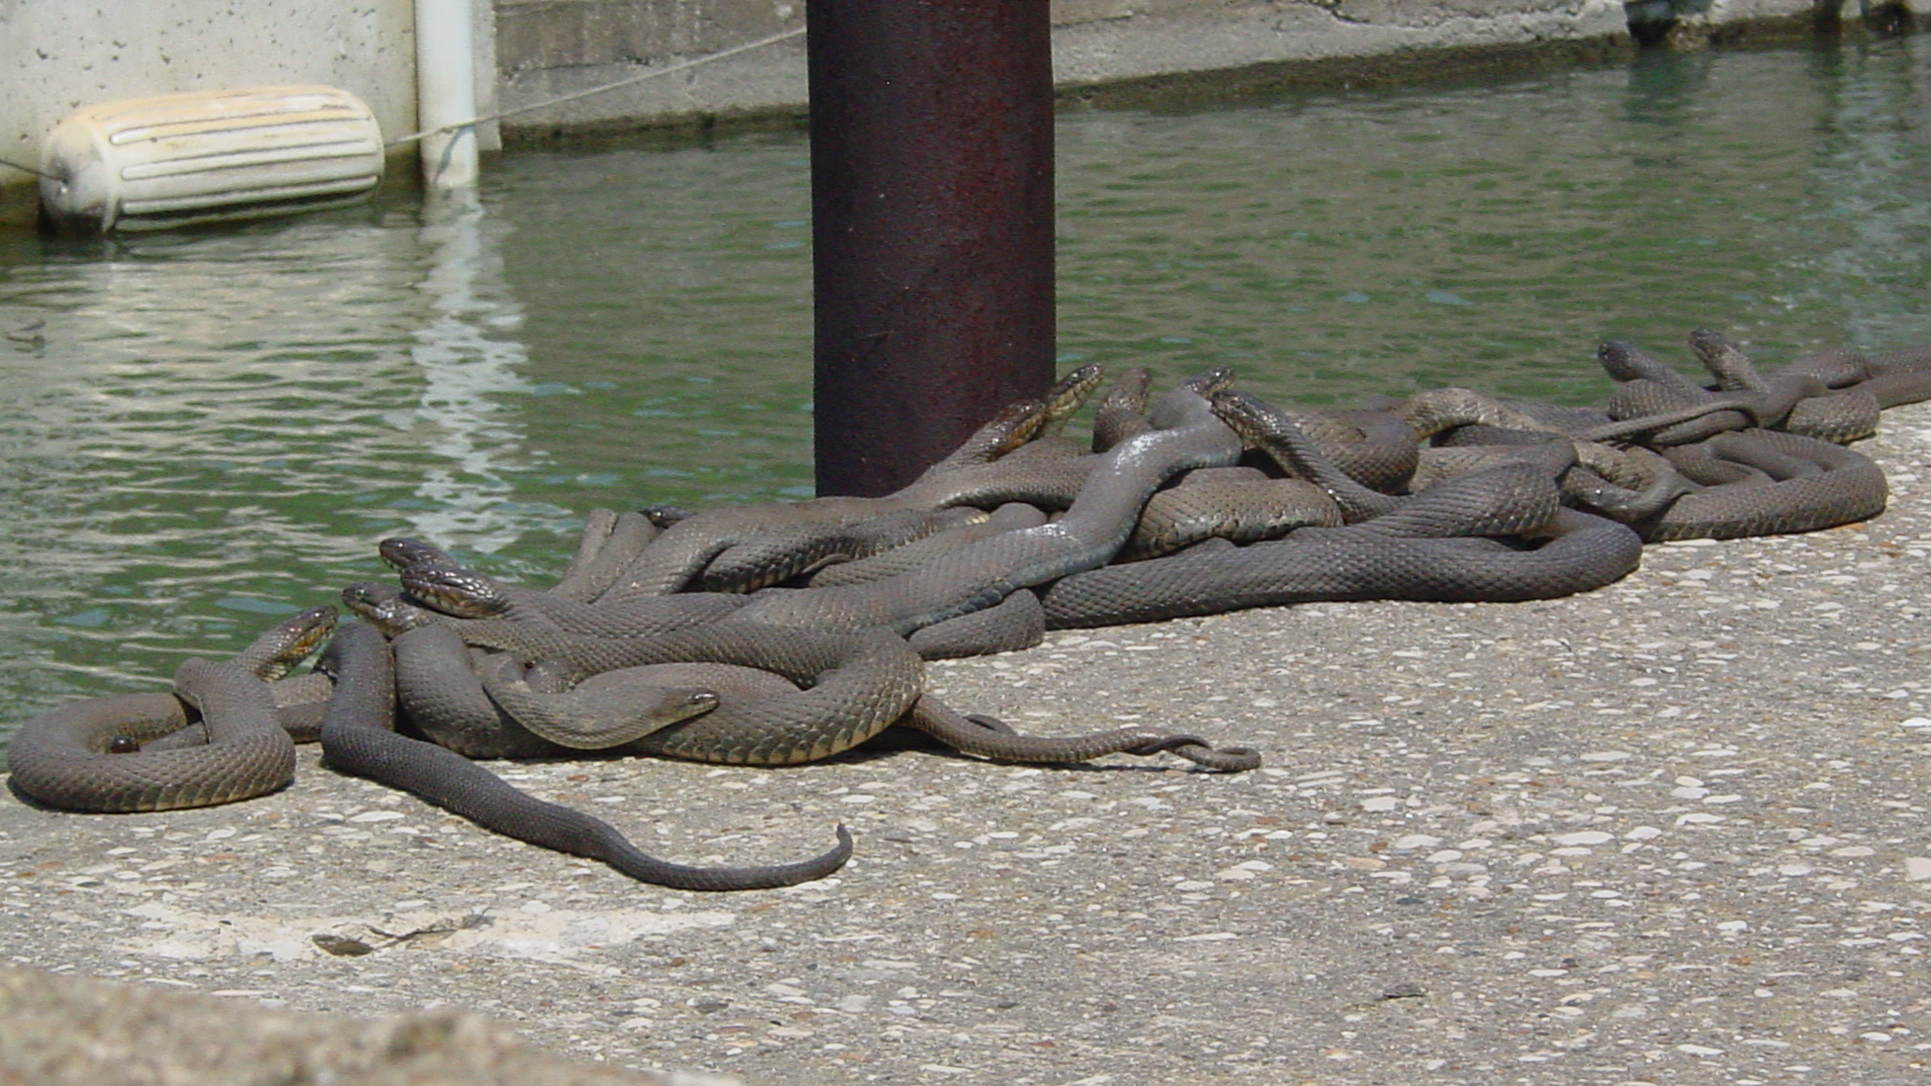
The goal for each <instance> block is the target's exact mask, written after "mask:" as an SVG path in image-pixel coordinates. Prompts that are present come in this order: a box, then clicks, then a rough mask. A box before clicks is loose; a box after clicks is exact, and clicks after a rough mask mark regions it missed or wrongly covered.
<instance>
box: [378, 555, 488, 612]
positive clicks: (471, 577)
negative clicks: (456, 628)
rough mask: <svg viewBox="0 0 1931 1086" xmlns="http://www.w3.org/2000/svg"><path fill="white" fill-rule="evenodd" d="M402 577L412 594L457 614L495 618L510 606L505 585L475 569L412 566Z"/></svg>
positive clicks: (443, 610)
mask: <svg viewBox="0 0 1931 1086" xmlns="http://www.w3.org/2000/svg"><path fill="white" fill-rule="evenodd" d="M399 579H400V580H401V581H402V588H403V591H405V592H407V593H408V594H409V595H410V596H412V597H414V598H415V599H417V600H420V601H422V602H423V603H425V604H427V605H428V606H430V607H433V608H435V609H436V610H438V611H441V612H443V613H444V614H446V615H454V616H455V617H457V618H495V617H497V616H499V615H501V614H503V613H504V612H506V611H508V610H509V608H510V601H509V596H508V594H507V593H505V592H504V591H503V586H502V585H499V584H497V583H496V581H495V580H493V579H491V578H490V577H487V576H485V575H483V574H481V573H478V572H476V571H475V570H470V569H460V568H457V567H454V566H435V565H427V566H410V567H409V568H408V569H405V570H403V571H402V574H401V576H400V578H399Z"/></svg>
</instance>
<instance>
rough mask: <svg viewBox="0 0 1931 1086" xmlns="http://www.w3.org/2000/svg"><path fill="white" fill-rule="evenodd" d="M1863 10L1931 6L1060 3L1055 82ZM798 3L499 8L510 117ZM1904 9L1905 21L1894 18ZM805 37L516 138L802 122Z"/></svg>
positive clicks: (1596, 41) (1507, 48) (1097, 92)
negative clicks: (763, 120)
mask: <svg viewBox="0 0 1931 1086" xmlns="http://www.w3.org/2000/svg"><path fill="white" fill-rule="evenodd" d="M1836 3H1842V4H1847V5H1849V6H1848V9H1847V11H1848V14H1847V15H1846V20H1845V21H1846V23H1847V24H1848V25H1851V26H1856V25H1858V24H1859V22H1860V16H1859V12H1860V11H1861V10H1862V8H1863V6H1864V5H1866V4H1868V6H1869V7H1871V8H1873V9H1875V10H1876V14H1874V15H1873V16H1872V17H1871V18H1872V21H1873V22H1874V23H1875V24H1877V25H1878V26H1879V27H1880V28H1881V29H1883V30H1885V31H1887V32H1888V31H1890V30H1893V29H1897V28H1898V24H1899V23H1900V22H1904V23H1909V22H1910V21H1912V20H1911V19H1910V18H1909V17H1908V13H1909V12H1910V11H1911V10H1913V9H1915V10H1918V11H1922V12H1926V13H1931V0H1903V3H1899V4H1891V5H1888V6H1887V5H1885V4H1884V3H1882V2H1872V0H1632V2H1631V3H1630V4H1627V5H1626V4H1625V3H1624V2H1623V0H1054V2H1053V4H1052V18H1053V23H1054V35H1053V37H1054V68H1055V72H1056V77H1057V79H1058V81H1059V83H1060V85H1061V87H1062V88H1063V89H1064V90H1066V91H1068V92H1069V93H1074V94H1077V95H1079V96H1080V97H1083V98H1100V99H1104V98H1107V97H1125V96H1131V95H1133V94H1136V93H1143V92H1148V91H1157V90H1158V89H1160V88H1171V87H1173V86H1175V85H1183V86H1186V85H1192V86H1198V87H1200V88H1202V89H1207V88H1213V87H1215V86H1218V87H1221V88H1223V89H1224V88H1228V87H1238V86H1242V85H1255V84H1269V83H1272V84H1283V83H1293V82H1300V83H1339V82H1345V81H1353V80H1360V79H1390V78H1404V77H1405V78H1414V77H1418V76H1426V75H1428V74H1431V73H1433V72H1438V71H1440V70H1442V69H1443V68H1444V67H1445V66H1448V65H1455V66H1459V67H1463V68H1469V67H1473V66H1478V65H1482V64H1498V63H1517V64H1519V63H1522V62H1524V61H1531V60H1534V59H1537V58H1548V57H1555V58H1563V57H1569V58H1574V57H1577V56H1584V57H1586V56H1591V55H1595V56H1600V55H1604V54H1606V53H1607V52H1609V51H1610V50H1613V49H1617V48H1622V47H1626V46H1627V45H1628V44H1629V42H1630V41H1631V22H1632V19H1635V20H1637V21H1639V22H1640V23H1641V24H1642V25H1641V27H1640V28H1639V31H1640V33H1641V36H1643V37H1644V38H1645V39H1653V40H1659V41H1664V42H1668V43H1673V44H1677V45H1681V46H1686V47H1694V46H1700V45H1703V44H1707V43H1709V42H1710V41H1712V40H1715V39H1722V38H1726V37H1739V36H1744V35H1758V36H1763V35H1771V34H1775V35H1782V36H1787V37H1798V36H1802V35H1804V34H1807V33H1810V32H1811V28H1812V27H1813V26H1814V24H1816V22H1817V21H1818V11H1819V10H1820V7H1819V5H1826V4H1836ZM804 7H805V5H804V0H778V2H772V0H496V17H497V35H498V39H497V41H498V44H497V55H498V62H499V65H500V68H501V73H502V82H501V84H500V89H501V94H502V103H503V105H504V107H505V108H510V109H522V108H524V107H528V106H530V105H532V104H533V103H537V102H541V101H545V100H547V99H551V98H555V97H559V96H562V95H567V94H574V93H578V92H582V91H584V90H587V89H589V88H593V87H597V86H601V85H605V84H609V83H614V82H617V81H619V80H624V79H631V78H634V77H636V76H638V75H640V74H643V73H644V72H646V71H648V70H649V69H650V68H651V67H663V66H666V65H669V64H671V63H675V62H677V61H681V60H687V59H691V58H694V57H698V56H702V55H704V54H707V53H712V52H716V51H718V50H722V49H726V48H728V47H732V46H736V45H741V44H743V43H746V42H750V41H754V40H756V39H758V38H762V37H766V36H770V35H774V34H779V33H783V32H784V31H787V30H797V29H801V28H802V27H803V26H804ZM1900 13H1903V14H1904V16H1905V17H1903V18H1900ZM804 101H805V59H804V42H803V39H802V38H793V39H790V40H787V41H784V42H781V43H779V44H776V45H773V46H769V47H766V48H762V49H759V50H757V51H755V52H750V53H745V54H742V55H739V56H734V57H730V58H728V59H725V60H721V61H718V62H716V63H711V64H706V65H703V66H701V67H698V68H694V69H690V70H686V71H681V72H678V73H676V74H674V75H671V76H668V77H666V78H662V79H651V80H648V81H645V82H640V83H635V84H632V85H630V86H626V87H623V88H621V89H617V90H613V91H609V92H607V93H603V94H599V95H596V96H594V97H590V98H585V99H581V100H578V101H574V102H571V103H569V104H567V105H560V106H554V107H548V108H543V109H535V110H530V111H528V112H522V113H519V114H517V115H516V116H514V117H511V118H508V119H506V120H505V122H504V134H505V138H506V139H507V140H509V141H510V142H512V143H514V142H519V141H536V140H545V139H551V138H563V139H569V138H573V137H586V136H587V137H594V136H598V135H608V134H615V133H626V132H636V131H637V130H639V129H640V128H649V127H656V126H673V127H683V126H691V125H706V124H710V123H712V122H715V121H719V120H733V119H738V120H742V119H751V118H757V117H787V116H790V117H795V116H799V115H801V114H802V112H803V109H804Z"/></svg>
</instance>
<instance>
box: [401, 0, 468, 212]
mask: <svg viewBox="0 0 1931 1086" xmlns="http://www.w3.org/2000/svg"><path fill="white" fill-rule="evenodd" d="M471 3H472V0H416V121H417V124H418V126H419V127H421V128H423V129H432V130H433V129H441V128H444V127H445V126H448V125H458V124H464V123H465V122H467V121H472V120H475V119H476V46H475V34H474V31H473V30H472V29H471V28H472V26H473V25H474V24H473V22H472V19H473V16H472V12H471V10H470V5H471ZM476 158H477V156H476V129H475V128H474V126H470V127H464V128H458V129H455V130H454V131H432V132H431V134H430V135H427V136H424V137H423V140H422V180H423V183H424V184H425V185H427V186H429V190H430V194H431V196H432V197H433V196H438V195H445V194H448V193H452V192H457V191H462V190H468V189H473V188H475V187H476V177H477V172H478V171H477V165H476Z"/></svg>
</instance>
